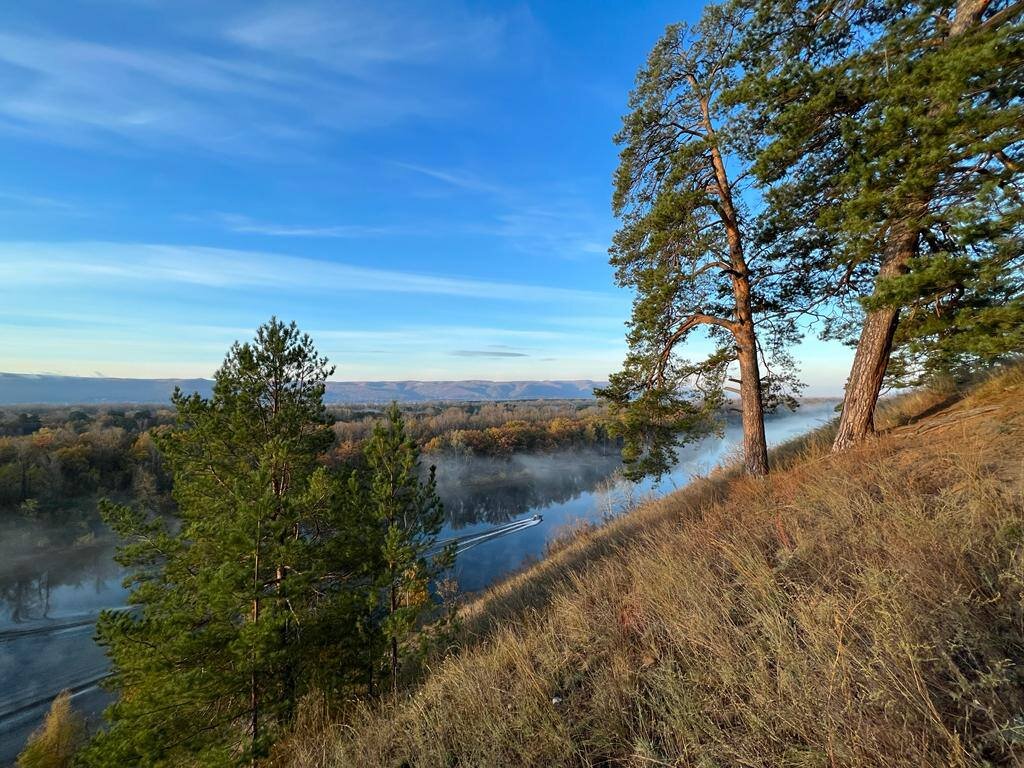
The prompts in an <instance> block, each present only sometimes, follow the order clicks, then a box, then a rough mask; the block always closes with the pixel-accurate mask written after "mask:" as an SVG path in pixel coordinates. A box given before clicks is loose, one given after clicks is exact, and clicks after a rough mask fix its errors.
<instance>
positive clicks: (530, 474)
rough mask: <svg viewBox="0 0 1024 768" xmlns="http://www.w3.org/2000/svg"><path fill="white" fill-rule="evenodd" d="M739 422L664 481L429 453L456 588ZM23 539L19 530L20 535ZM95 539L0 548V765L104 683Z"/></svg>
mask: <svg viewBox="0 0 1024 768" xmlns="http://www.w3.org/2000/svg"><path fill="white" fill-rule="evenodd" d="M834 407H835V401H831V402H823V401H814V402H809V403H805V404H804V405H803V406H802V407H801V408H800V409H798V410H797V411H796V412H795V413H789V412H783V413H781V414H779V415H776V416H773V417H770V418H769V419H767V420H766V425H765V428H766V431H767V435H768V440H769V442H770V443H771V444H778V443H781V442H784V441H786V440H789V439H791V438H793V437H797V436H799V435H801V434H803V433H805V432H807V431H809V430H810V429H813V428H815V427H817V426H819V425H821V424H823V423H825V422H826V421H828V420H829V419H830V418H832V417H833V416H834V415H835V414H834ZM740 438H741V434H740V429H739V425H738V424H730V425H729V426H728V427H727V428H726V431H725V434H724V435H723V436H722V437H721V438H717V437H716V438H709V439H707V440H704V441H701V442H699V443H695V444H692V445H689V446H686V447H685V448H683V449H682V450H681V451H680V455H679V459H680V461H679V464H678V466H677V467H676V468H675V470H674V471H673V472H672V474H671V475H670V476H669V477H667V478H666V479H665V480H663V481H662V482H661V483H657V484H656V483H653V482H650V481H647V482H644V483H640V484H637V485H634V484H632V483H628V482H626V481H624V480H622V479H621V477H620V474H619V470H620V468H621V463H620V461H619V457H618V454H617V453H615V452H614V451H600V450H595V449H587V450H579V451H577V450H565V451H556V452H552V453H544V454H519V455H513V456H511V457H508V458H478V457H462V456H454V455H442V456H437V457H435V456H431V457H428V458H429V459H430V460H431V461H434V462H436V464H437V478H438V492H439V495H440V496H441V498H442V500H443V501H444V503H445V510H446V512H447V514H448V523H447V524H446V525H445V529H444V531H442V533H441V536H440V538H442V539H457V540H458V541H459V542H461V544H462V547H461V548H462V550H463V551H461V552H460V554H459V556H458V560H457V563H456V566H455V574H454V575H455V578H456V580H457V581H458V583H459V586H460V587H461V589H462V590H464V591H475V590H479V589H482V588H484V587H486V586H487V585H488V584H490V583H492V582H493V581H494V580H496V579H499V578H501V577H502V576H504V575H507V574H509V573H511V572H513V571H515V570H518V569H519V568H521V567H523V566H524V565H525V564H527V563H528V562H529V561H530V560H531V559H535V558H540V557H542V556H543V554H544V551H545V549H546V547H547V545H548V542H549V541H551V540H552V539H553V538H555V537H557V536H558V535H560V533H561V532H562V531H564V530H565V528H566V526H569V525H574V524H577V523H579V522H581V521H586V522H600V521H601V520H603V519H606V518H607V517H609V516H613V515H616V514H620V513H621V512H622V511H623V510H625V509H628V508H629V507H630V506H631V505H632V504H633V503H636V502H637V501H639V500H641V499H642V498H645V497H648V496H652V495H653V496H657V495H662V494H664V493H666V492H670V491H672V490H673V489H675V488H678V487H682V486H683V485H685V484H686V483H687V482H688V481H689V480H690V479H691V478H692V477H694V476H695V475H701V474H706V473H707V472H708V471H710V470H711V469H713V468H714V467H715V466H717V465H718V464H720V463H722V462H723V460H725V459H727V458H728V457H729V455H730V454H731V453H732V452H734V451H736V449H737V446H738V444H739V441H740ZM29 539H31V532H30V535H28V536H19V540H21V541H25V540H29ZM112 554H113V548H112V546H111V544H110V543H109V542H107V541H104V540H103V539H102V538H100V539H99V540H96V541H93V542H92V543H88V544H85V545H81V544H80V545H79V546H76V547H74V548H72V549H66V550H61V551H57V552H54V553H53V556H52V557H47V558H45V559H41V558H27V557H18V556H15V555H13V554H9V555H8V556H5V557H3V559H0V765H7V764H9V763H11V762H13V760H14V758H15V757H16V756H17V754H18V752H19V751H20V749H21V747H22V746H23V745H24V743H25V740H26V738H27V737H28V735H29V733H30V732H31V731H32V729H33V728H35V727H36V726H37V725H38V724H39V722H40V720H41V718H42V716H43V715H44V714H45V712H46V710H47V708H48V707H49V702H50V700H51V699H52V698H53V696H55V695H56V694H57V693H58V692H59V691H61V690H62V689H64V688H70V689H71V690H72V691H73V692H74V703H75V707H76V708H77V709H79V710H80V711H82V712H84V713H85V714H87V715H88V716H89V717H90V718H92V719H93V720H95V719H96V718H97V717H98V714H99V712H100V711H101V710H102V708H103V707H104V706H105V704H106V703H107V701H108V700H109V699H108V694H106V693H105V692H103V691H102V690H101V689H100V688H99V687H98V686H97V682H98V680H99V679H100V678H102V676H103V675H104V673H105V672H106V669H107V662H106V658H105V656H104V654H103V651H102V649H101V648H99V647H98V646H97V645H96V644H95V642H93V639H92V631H93V621H94V620H95V617H96V615H97V614H98V612H99V611H100V610H102V609H103V608H109V607H116V606H119V605H122V604H123V602H124V590H123V589H122V587H121V584H120V580H121V571H120V569H119V567H118V566H117V565H116V564H115V563H114V561H113V559H112Z"/></svg>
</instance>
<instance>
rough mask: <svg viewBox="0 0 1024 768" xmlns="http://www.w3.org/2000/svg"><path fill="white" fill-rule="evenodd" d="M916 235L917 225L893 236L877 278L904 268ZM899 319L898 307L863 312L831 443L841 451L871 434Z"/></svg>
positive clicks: (895, 274) (890, 275) (896, 273)
mask: <svg viewBox="0 0 1024 768" xmlns="http://www.w3.org/2000/svg"><path fill="white" fill-rule="evenodd" d="M918 237H919V232H918V231H917V229H916V228H911V229H905V228H903V229H901V231H900V232H899V233H898V234H896V235H895V236H894V237H893V239H892V240H891V241H890V244H889V252H888V253H887V254H886V257H885V260H884V261H883V262H882V267H881V269H879V270H878V277H879V278H881V279H885V278H889V277H896V276H897V275H901V274H904V273H905V272H906V271H907V268H908V265H909V264H910V260H911V259H912V258H913V257H914V254H915V253H916V252H917V242H918ZM898 322H899V307H880V308H879V309H873V310H871V311H869V312H868V313H867V314H866V315H865V316H864V325H863V327H862V329H861V333H860V340H859V341H858V342H857V353H856V354H855V355H854V358H853V366H852V367H851V368H850V378H849V380H848V381H847V382H846V397H845V399H844V400H843V412H842V415H841V416H840V417H839V429H838V431H837V432H836V438H835V441H834V442H833V443H832V450H833V451H842V450H844V449H846V448H849V447H850V446H851V445H854V444H856V443H858V442H860V441H861V440H864V439H865V438H867V437H869V436H871V435H872V434H874V431H875V404H876V403H877V402H878V395H879V393H881V391H882V382H883V380H884V379H885V369H886V368H887V367H888V365H889V353H890V352H891V351H892V340H893V336H895V334H896V325H897V323H898Z"/></svg>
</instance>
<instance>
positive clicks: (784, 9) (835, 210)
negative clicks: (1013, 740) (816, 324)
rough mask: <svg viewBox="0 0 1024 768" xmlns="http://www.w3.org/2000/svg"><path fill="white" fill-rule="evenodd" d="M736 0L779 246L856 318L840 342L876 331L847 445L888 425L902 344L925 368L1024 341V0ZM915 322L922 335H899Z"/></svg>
mask: <svg viewBox="0 0 1024 768" xmlns="http://www.w3.org/2000/svg"><path fill="white" fill-rule="evenodd" d="M733 7H734V8H736V9H737V10H740V9H744V10H745V12H746V21H747V27H746V28H747V34H746V36H745V37H746V39H745V43H744V45H743V46H742V48H741V58H742V59H743V60H744V62H745V65H746V67H747V77H746V78H745V79H744V81H743V83H742V84H741V86H740V87H739V88H738V89H737V90H736V91H735V92H734V93H733V95H732V98H737V99H739V100H740V101H743V102H744V103H745V104H746V106H747V108H748V111H747V116H748V120H749V121H748V125H749V126H750V127H749V129H748V130H749V131H750V132H751V133H752V134H754V135H759V134H763V135H764V141H763V142H762V143H761V146H760V147H759V148H758V151H757V163H756V166H755V167H756V171H757V173H758V176H759V177H760V179H761V180H762V181H763V182H764V183H766V184H768V185H770V186H771V191H770V192H769V193H768V195H767V199H768V201H769V204H770V205H769V208H770V214H769V216H768V218H769V219H771V221H772V224H771V226H770V227H769V228H767V229H766V230H765V234H766V239H767V240H768V241H770V242H772V243H773V244H774V249H775V251H776V253H779V254H786V258H787V259H788V262H789V264H790V266H791V268H792V272H793V274H794V279H795V280H803V279H808V278H807V277H806V276H807V275H808V274H816V275H818V278H817V282H818V285H819V287H820V288H821V291H820V297H821V298H820V301H822V302H825V303H827V304H830V305H831V308H832V309H836V308H839V309H840V310H842V309H844V308H852V309H853V310H854V313H853V315H852V316H851V314H850V313H847V312H843V311H840V312H839V313H838V315H833V316H832V317H831V319H832V320H833V321H835V320H837V319H838V321H839V322H833V324H832V325H831V327H827V328H826V332H830V333H832V334H834V335H838V336H840V337H842V336H845V335H846V334H848V333H849V331H850V329H851V325H850V322H849V321H850V320H851V317H852V318H853V319H855V320H858V321H859V323H857V325H859V333H857V332H855V333H856V338H857V352H856V356H855V358H854V363H853V367H852V369H851V371H850V377H849V381H848V383H847V390H846V398H845V401H844V406H843V414H842V417H841V419H840V425H839V430H838V434H837V437H836V442H835V448H836V449H837V450H838V449H842V448H844V447H846V446H848V445H850V444H852V443H854V442H857V441H858V440H861V439H863V438H864V437H865V436H867V435H869V434H871V432H872V431H873V429H874V423H873V413H874V408H875V404H876V402H877V399H878V395H879V392H880V390H881V388H882V385H883V381H884V378H885V374H886V370H887V368H888V365H889V360H890V356H891V353H892V350H893V346H894V344H896V345H900V344H904V345H905V346H904V352H906V353H907V355H909V357H905V359H904V360H903V363H907V362H910V363H911V365H913V366H917V367H918V369H919V370H924V368H921V362H920V359H921V358H922V356H923V357H925V358H930V359H931V361H932V362H933V363H934V362H936V361H938V360H941V359H942V358H943V357H946V358H947V360H950V359H955V358H959V359H961V360H962V359H965V358H964V357H963V356H964V355H967V358H966V359H969V358H970V357H971V355H978V357H975V358H974V359H977V360H990V359H993V358H997V357H998V356H999V355H1000V354H1004V353H1005V350H1006V348H1007V346H1012V344H1008V343H1007V340H1006V338H1005V332H1006V331H1008V330H1012V328H1013V323H1014V322H1015V321H1014V319H1013V318H1014V317H1020V307H1019V302H1020V295H1019V292H1013V291H1011V292H1009V293H1007V291H1006V288H1007V287H1008V285H1009V284H1012V283H1017V284H1018V285H1019V282H1020V277H1019V276H1020V261H1019V259H1020V256H1019V254H1020V249H1019V243H1020V239H1021V234H1020V233H1021V214H1020V210H1021V196H1020V191H1019V187H1018V183H1019V176H1020V172H1021V157H1020V155H1021V150H1022V148H1024V111H1022V110H1024V108H1022V103H1021V93H1022V77H1024V68H1022V67H1021V61H1022V58H1024V27H1022V21H1021V18H1022V16H1024V4H1022V3H1020V2H1014V1H1013V0H994V1H993V0H914V1H913V2H892V0H839V1H838V2H836V1H835V0H735V2H734V3H733ZM1008 280H1009V283H1008V282H1007V281H1008ZM858 294H863V295H864V299H863V301H862V302H861V303H860V304H859V305H857V304H854V305H852V307H851V305H846V306H845V307H844V299H846V298H848V297H850V296H857V295H858ZM1007 302H1010V303H1011V304H1014V305H1015V307H1011V309H1010V312H1009V313H1007V312H1006V311H1003V310H1002V309H1000V307H1002V306H1005V305H1006V304H1007ZM819 306H820V305H819ZM926 312H930V313H931V314H933V315H935V317H936V320H935V321H934V322H932V321H931V320H928V319H926V315H925V313H926ZM901 315H902V317H903V318H904V319H905V320H909V321H910V323H911V326H912V327H908V328H907V329H906V331H905V332H901V333H898V332H897V331H898V327H899V323H900V318H901ZM855 327H856V326H855ZM1018 336H1019V334H1018ZM915 357H916V358H918V361H917V362H913V358H915ZM898 368H899V370H898V371H896V372H897V373H903V372H904V371H905V365H900V366H898Z"/></svg>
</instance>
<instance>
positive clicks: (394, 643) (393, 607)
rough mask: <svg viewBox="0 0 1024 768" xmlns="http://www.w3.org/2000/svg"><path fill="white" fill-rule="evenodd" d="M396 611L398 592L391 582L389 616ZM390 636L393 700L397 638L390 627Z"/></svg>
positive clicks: (396, 662)
mask: <svg viewBox="0 0 1024 768" xmlns="http://www.w3.org/2000/svg"><path fill="white" fill-rule="evenodd" d="M397 610H398V590H397V589H396V588H395V582H394V580H392V582H391V615H392V616H394V615H395V612H396V611H397ZM391 631H392V635H391V693H392V694H394V696H395V698H396V699H397V698H398V638H397V637H396V636H395V635H394V627H392V630H391Z"/></svg>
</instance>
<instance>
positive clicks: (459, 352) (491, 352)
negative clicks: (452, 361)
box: [451, 349, 529, 359]
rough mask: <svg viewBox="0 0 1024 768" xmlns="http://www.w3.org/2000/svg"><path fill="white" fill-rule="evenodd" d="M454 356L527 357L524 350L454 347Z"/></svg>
mask: <svg viewBox="0 0 1024 768" xmlns="http://www.w3.org/2000/svg"><path fill="white" fill-rule="evenodd" d="M451 354H452V355H453V356H454V357H490V358H499V359H500V358H503V357H529V355H528V354H527V353H526V352H503V351H502V350H500V349H456V350H454V351H453V352H452V353H451Z"/></svg>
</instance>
